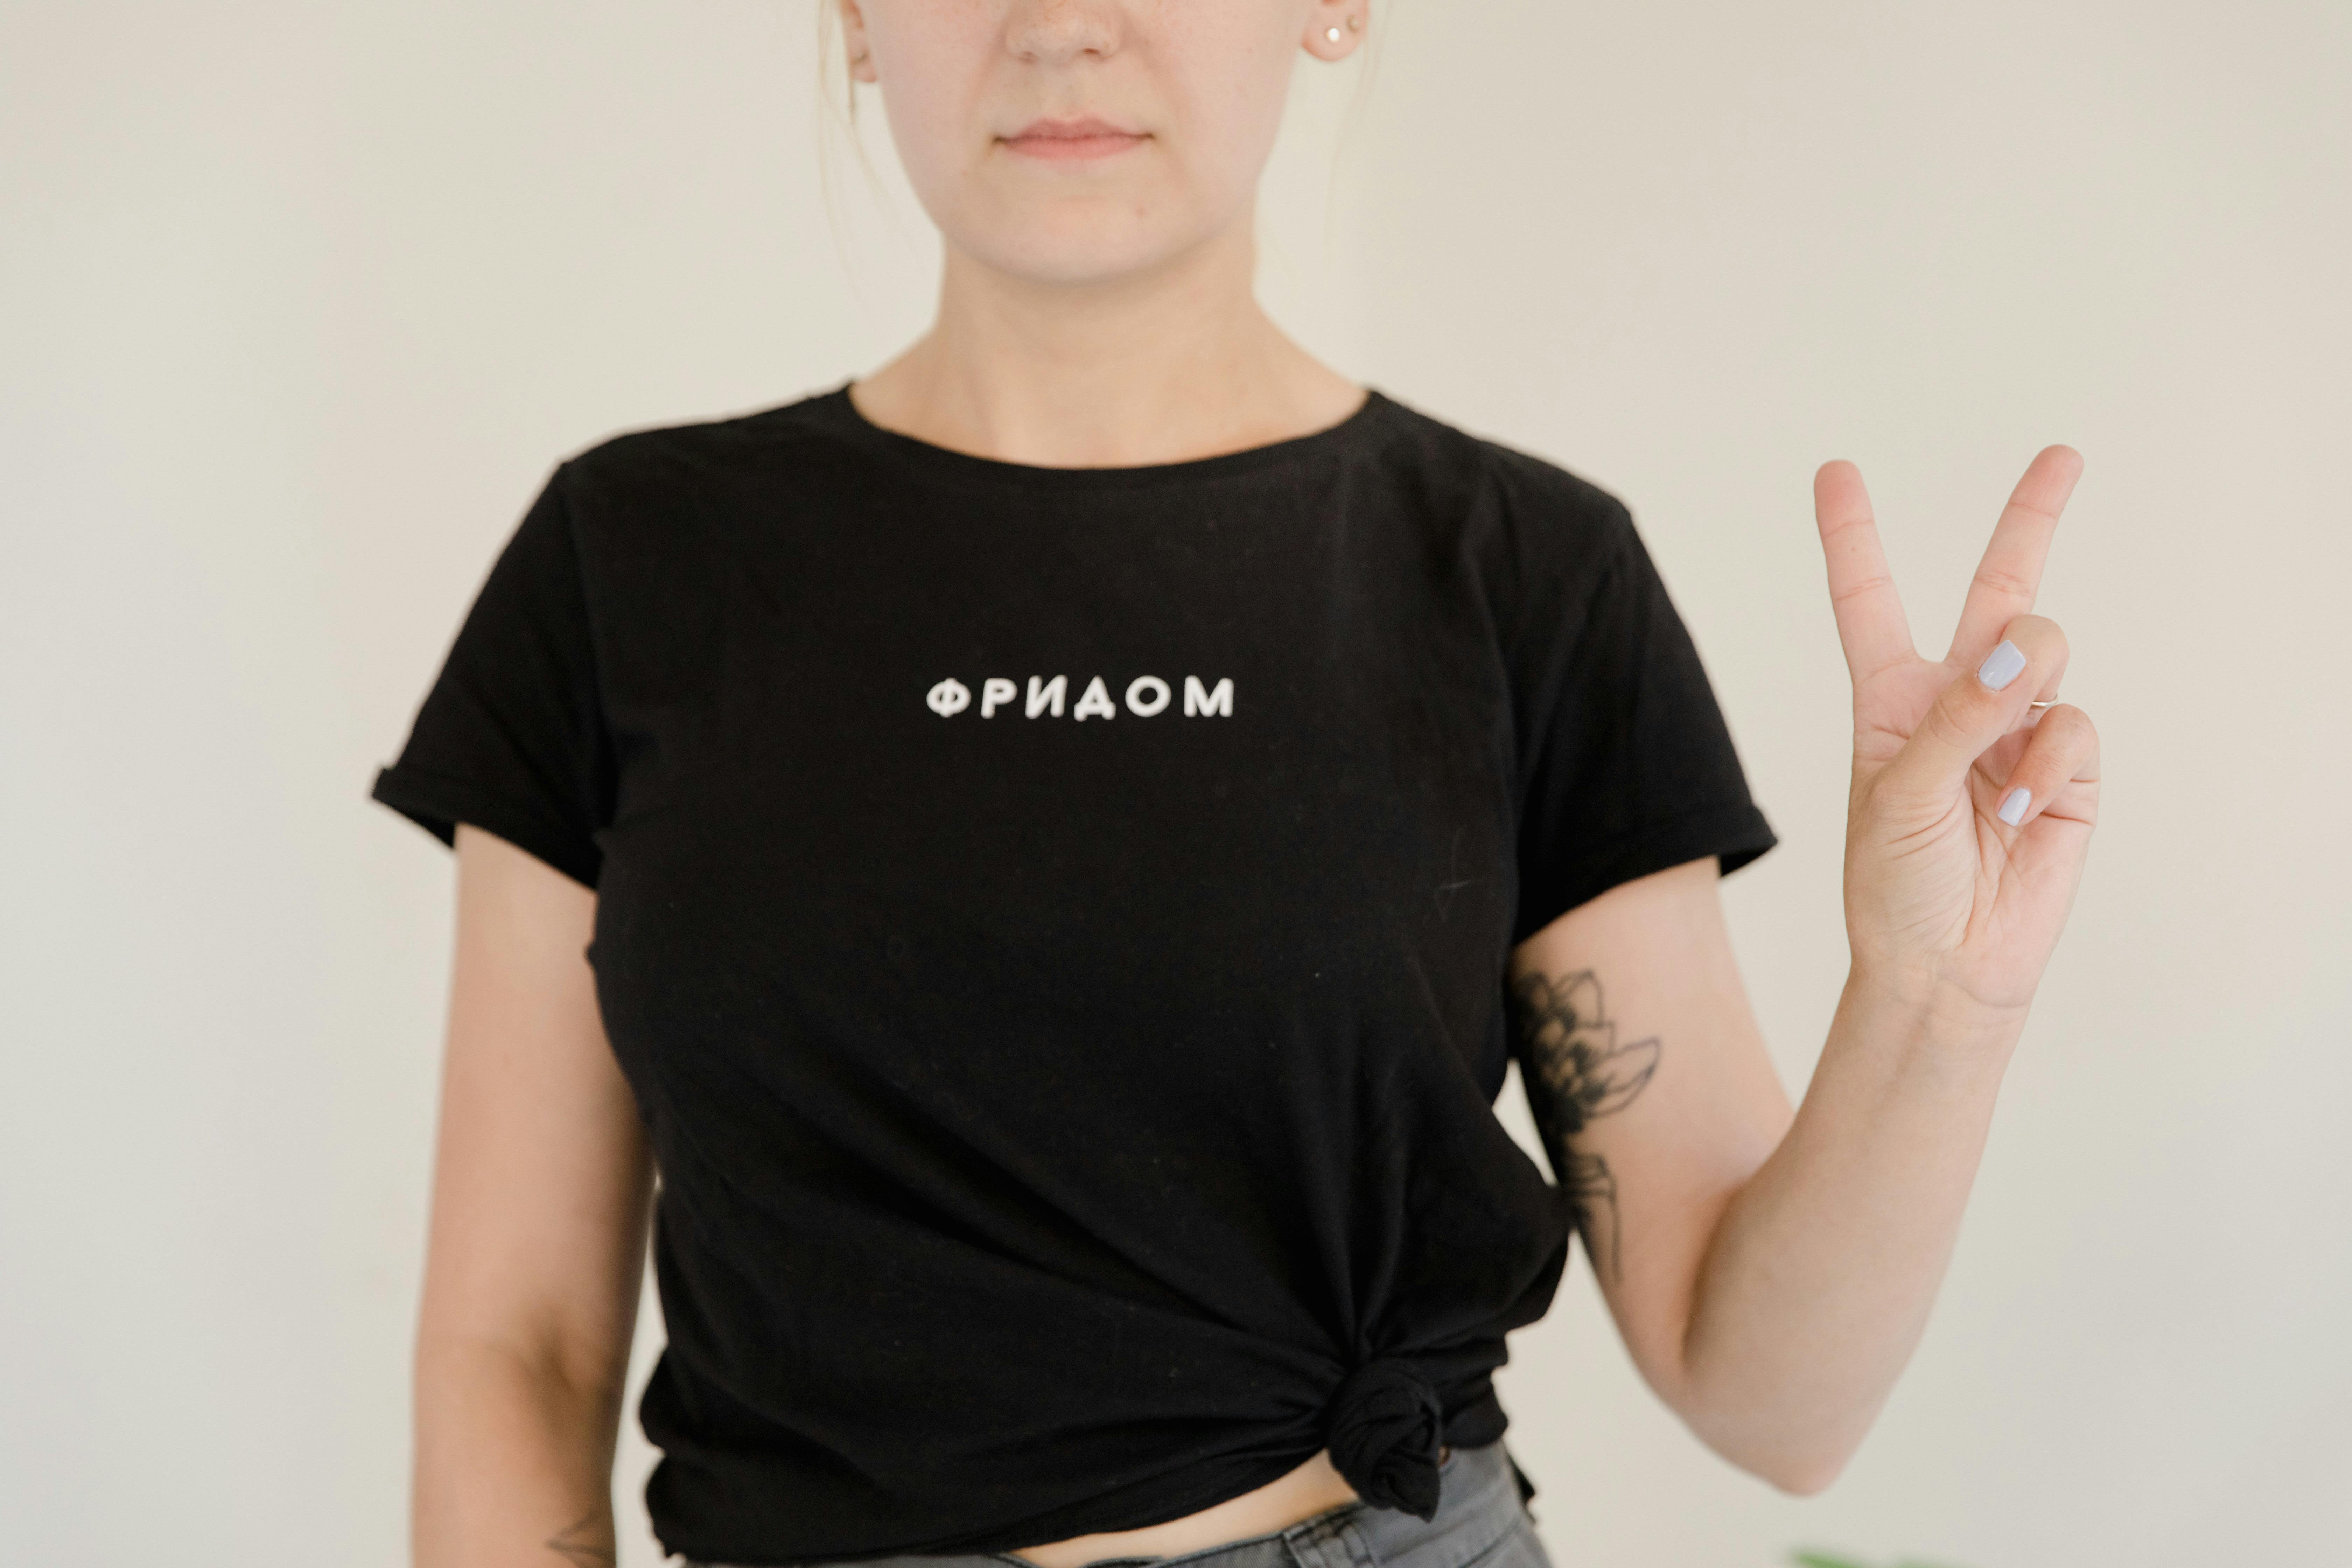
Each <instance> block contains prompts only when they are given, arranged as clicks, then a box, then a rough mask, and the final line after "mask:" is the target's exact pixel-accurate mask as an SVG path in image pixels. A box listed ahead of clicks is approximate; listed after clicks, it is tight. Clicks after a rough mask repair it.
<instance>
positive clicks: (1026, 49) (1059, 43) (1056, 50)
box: [1004, 0, 1123, 66]
mask: <svg viewBox="0 0 2352 1568" xmlns="http://www.w3.org/2000/svg"><path fill="white" fill-rule="evenodd" d="M1122 31H1123V27H1122V21H1121V17H1120V16H1119V8H1118V4H1117V0H1016V4H1015V5H1013V14H1012V16H1011V17H1010V18H1009V19H1008V20H1007V21H1006V24H1005V29H1004V47H1005V48H1006V49H1007V50H1009V51H1010V52H1011V53H1012V55H1013V58H1015V59H1019V60H1022V61H1024V62H1026V63H1028V64H1031V65H1045V66H1060V65H1067V64H1069V63H1070V62H1071V61H1073V60H1076V59H1078V58H1082V57H1085V56H1087V55H1092V56H1094V57H1095V58H1097V59H1108V58H1110V56H1112V55H1113V54H1116V53H1117V52H1118V46H1119V38H1120V35H1121V33H1122Z"/></svg>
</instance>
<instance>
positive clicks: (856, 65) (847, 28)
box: [838, 0, 880, 81]
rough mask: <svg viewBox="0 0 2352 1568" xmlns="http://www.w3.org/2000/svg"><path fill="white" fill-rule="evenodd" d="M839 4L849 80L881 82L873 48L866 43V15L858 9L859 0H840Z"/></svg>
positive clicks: (842, 40)
mask: <svg viewBox="0 0 2352 1568" xmlns="http://www.w3.org/2000/svg"><path fill="white" fill-rule="evenodd" d="M838 4H839V5H840V7H841V11H840V15H841V42H842V47H843V48H844V50H845V51H846V52H847V54H848V56H849V79H850V80H852V81H878V80H880V78H879V77H878V76H877V75H876V74H875V70H874V51H873V48H872V47H870V46H869V45H868V44H867V43H866V14H865V13H864V12H863V11H860V10H859V9H858V8H857V0H838Z"/></svg>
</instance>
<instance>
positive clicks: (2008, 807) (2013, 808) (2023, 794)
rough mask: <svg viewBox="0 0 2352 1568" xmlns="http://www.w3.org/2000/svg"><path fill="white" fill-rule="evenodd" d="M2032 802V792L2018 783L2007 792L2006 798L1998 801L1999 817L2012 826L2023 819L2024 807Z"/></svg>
mask: <svg viewBox="0 0 2352 1568" xmlns="http://www.w3.org/2000/svg"><path fill="white" fill-rule="evenodd" d="M2032 804H2033V792H2032V790H2030V789H2027V788H2026V787H2025V786H2024V785H2023V784H2020V785H2018V786H2017V787H2016V788H2015V789H2013V790H2011V791H2010V792H2009V798H2008V799H2007V800H2004V801H2002V802H2001V803H2000V819H2001V820H2002V821H2003V822H2006V823H2008V824H2009V825H2010V826H2011V827H2014V826H2017V825H2018V824H2019V823H2021V822H2022V821H2024V820H2025V811H2026V808H2027V807H2028V806H2030V805H2032Z"/></svg>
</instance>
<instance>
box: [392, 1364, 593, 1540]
mask: <svg viewBox="0 0 2352 1568" xmlns="http://www.w3.org/2000/svg"><path fill="white" fill-rule="evenodd" d="M415 1396H416V1405H415V1415H416V1453H415V1476H414V1489H413V1493H412V1498H411V1510H412V1511H411V1521H410V1526H411V1542H412V1553H413V1555H412V1561H413V1562H414V1563H415V1568H491V1565H494V1564H495V1565H497V1568H601V1565H609V1564H610V1563H613V1562H614V1540H613V1506H612V1472H613V1451H614V1442H615V1440H616V1437H617V1435H618V1430H619V1416H620V1400H621V1389H620V1388H619V1386H618V1385H616V1384H603V1385H593V1386H583V1384H579V1383H578V1382H576V1381H574V1380H572V1379H571V1378H568V1377H566V1376H564V1375H563V1374H562V1373H560V1372H559V1371H557V1370H555V1369H554V1368H553V1367H551V1366H541V1365H537V1364H534V1363H533V1362H532V1361H531V1360H530V1358H528V1357H526V1356H524V1355H523V1354H521V1353H520V1352H519V1351H517V1350H515V1349H513V1348H511V1347H509V1346H504V1345H500V1344H497V1343H495V1342H485V1341H480V1340H466V1339H436V1338H434V1337H432V1336H429V1335H428V1336H426V1337H425V1338H424V1339H422V1340H421V1341H420V1342H419V1344H418V1349H417V1358H416V1386H415Z"/></svg>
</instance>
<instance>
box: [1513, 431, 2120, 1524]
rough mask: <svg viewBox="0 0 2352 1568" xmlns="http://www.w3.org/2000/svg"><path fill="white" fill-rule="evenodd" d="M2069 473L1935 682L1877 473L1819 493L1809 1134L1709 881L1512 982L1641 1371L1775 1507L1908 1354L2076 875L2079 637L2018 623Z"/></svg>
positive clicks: (2087, 771) (2039, 622) (1544, 1117)
mask: <svg viewBox="0 0 2352 1568" xmlns="http://www.w3.org/2000/svg"><path fill="white" fill-rule="evenodd" d="M2078 471H2079V460H2078V459H2077V458H2075V456H2074V453H2073V452H2072V451H2070V450H2068V449H2067V448H2065V447H2051V448H2048V449H2047V450H2045V451H2044V452H2042V454H2041V456H2040V457H2038V458H2035V460H2034V462H2033V464H2032V467H2031V468H2028V469H2027V471H2026V474H2025V477H2024V479H2021V481H2020V482H2019V484H2018V487H2017V489H2016V491H2015V493H2013V494H2012V495H2011V498H2010V504H2009V506H2008V507H2007V508H2006V509H2005V510H2003V512H2002V514H2001V518H2000V522H1999V524H1998V525H1997V526H1996V527H1995V529H1994V531H1993V537H1992V542H1991V543H1990V545H1989V546H1988V548H1987V550H1986V552H1985V556H1984V562H1983V564H1982V565H1981V566H1980V567H1979V571H1978V574H1977V579H1976V582H1975V584H1974V585H1973V586H1972V587H1971V589H1970V590H1969V596H1968V601H1967V605H1966V606H1965V608H1964V609H1963V610H1962V612H1961V618H1960V625H1959V628H1958V632H1957V633H1956V634H1955V636H1954V637H1953V640H1952V647H1951V651H1950V652H1948V654H1947V655H1946V656H1945V657H1944V658H1942V659H1939V660H1936V661H1933V662H1930V661H1928V660H1927V659H1924V658H1920V657H1919V656H1918V654H1917V653H1916V652H1915V651H1914V650H1913V648H1912V646H1911V639H1910V632H1909V628H1908V626H1907V625H1906V622H1905V619H1904V616H1903V613H1902V609H1901V606H1900V605H1899V603H1898V602H1897V601H1896V599H1895V590H1894V585H1893V584H1892V582H1891V581H1890V580H1889V579H1888V577H1887V574H1886V569H1885V558H1884V556H1883V554H1882V553H1881V552H1880V549H1879V544H1878V538H1877V528H1876V524H1875V522H1874V520H1873V518H1872V516H1871V513H1870V509H1869V501H1868V498H1867V497H1866V496H1865V495H1864V493H1863V489H1862V482H1861V478H1860V476H1859V475H1858V474H1856V473H1854V472H1853V468H1852V467H1851V466H1850V465H1846V464H1837V463H1833V464H1830V465H1828V466H1826V467H1824V468H1822V472H1821V474H1820V475H1819V476H1818V477H1817V479H1816V484H1815V496H1816V502H1817V506H1818V510H1819V518H1820V525H1821V532H1822V545H1823V548H1824V551H1825V552H1826V554H1827V557H1828V563H1829V578H1830V589H1831V598H1832V605H1833V606H1834V607H1835V610H1836V615H1837V621H1838V630H1839V635H1840V637H1841V639H1842V640H1843V644H1844V647H1845V652H1846V658H1847V664H1848V668H1849V671H1850V673H1851V674H1852V676H1853V685H1854V765H1853V795H1852V797H1851V801H1850V804H1849V812H1848V819H1847V831H1846V851H1845V854H1846V860H1845V903H1846V931H1847V938H1848V941H1849V942H1850V943H1851V944H1852V948H1853V966H1852V968H1851V969H1850V970H1849V972H1848V976H1847V981H1846V985H1845V990H1844V993H1843V995H1842V996H1841V998H1840V1000H1839V1005H1838V1009H1837V1013H1836V1016H1835V1017H1834V1019H1833V1020H1832V1024H1831V1026H1830V1032H1829V1037H1828V1039H1827V1040H1826V1042H1824V1044H1823V1046H1822V1056H1821V1060H1820V1064H1819V1066H1818V1067H1817V1068H1815V1070H1814V1074H1813V1079H1812V1082H1811V1087H1810V1088H1809V1089H1807V1090H1806V1093H1805V1098H1804V1103H1803V1104H1802V1105H1801V1107H1799V1108H1798V1109H1797V1110H1795V1111H1794V1112H1793V1113H1792V1112H1791V1111H1790V1109H1789V1104H1788V1100H1787V1098H1786V1096H1785V1095H1784V1094H1783V1093H1782V1091H1781V1089H1780V1085H1779V1083H1778V1082H1777V1080H1776V1079H1775V1078H1774V1075H1773V1072H1772V1068H1771V1064H1770V1061H1769V1058H1768V1057H1767V1055H1766V1054H1765V1051H1764V1047H1763V1042H1762V1040H1761V1039H1760V1038H1759V1035H1758V1031H1757V1027H1756V1022H1755V1019H1754V1016H1752V1014H1751V1012H1750V1010H1749V1008H1748V1001H1747V998H1746V995H1745V994H1744V992H1743V990H1742V988H1741V986H1740V983H1739V977H1738V970H1737V968H1736V966H1735V965H1734V963H1733V962H1732V956H1731V950H1730V943H1729V941H1728V939H1727V935H1726V932H1725V931H1724V924H1723V919H1722V910H1721V903H1720V899H1719V896H1718V894H1717V889H1716V874H1715V868H1714V862H1713V860H1712V858H1709V859H1706V860H1698V861H1694V862H1692V863H1690V864H1688V865H1685V866H1679V867H1675V868H1670V869H1668V870H1664V871H1660V872H1658V873H1656V874H1654V875H1653V876H1649V877H1644V878H1642V879H1638V880H1636V881H1633V882H1629V883H1626V884H1624V885H1623V886H1622V887H1619V888H1616V889H1612V890H1611V891H1609V892H1607V893H1604V894H1602V895H1601V897H1599V898H1596V899H1594V900H1591V901H1590V902H1589V903H1587V904H1585V905H1583V906H1581V907H1580V908H1578V909H1575V910H1570V911H1569V912H1568V913H1566V914H1564V915H1562V916H1561V917H1560V918H1559V920H1557V921H1553V922H1552V923H1551V924H1550V925H1549V926H1548V927H1546V928H1545V929H1544V930H1542V931H1538V932H1537V933H1536V934H1535V935H1534V936H1533V937H1531V938H1529V939H1528V941H1527V942H1524V943H1522V944H1521V946H1520V948H1519V949H1518V951H1517V952H1516V953H1515V954H1514V956H1513V989H1512V996H1513V1002H1514V1007H1515V1011H1516V1013H1517V1023H1518V1050H1519V1054H1520V1060H1521V1063H1522V1066H1523V1068H1524V1069H1525V1071H1524V1074H1523V1077H1524V1079H1525V1081H1526V1083H1527V1085H1528V1098H1529V1103H1530V1106H1531V1108H1532V1109H1533V1110H1534V1112H1535V1115H1536V1118H1537V1121H1538V1126H1539V1127H1540V1128H1541V1129H1542V1130H1543V1131H1544V1134H1545V1141H1546V1142H1547V1144H1548V1145H1549V1148H1550V1150H1551V1152H1552V1159H1553V1163H1554V1167H1555V1169H1556V1170H1557V1171H1558V1173H1559V1176H1560V1180H1561V1184H1562V1186H1563V1187H1564V1188H1566V1189H1567V1190H1568V1192H1569V1193H1570V1195H1571V1197H1573V1198H1574V1199H1575V1201H1576V1202H1577V1204H1578V1205H1579V1210H1580V1218H1581V1222H1582V1230H1583V1234H1584V1236H1585V1240H1586V1246H1587V1249H1588V1251H1589V1252H1591V1255H1592V1257H1593V1258H1594V1262H1595V1268H1596V1272H1597V1273H1598V1274H1599V1276H1600V1279H1601V1289H1602V1291H1603V1294H1604V1295H1605V1297H1606V1298H1607V1300H1608V1303H1609V1308H1610V1311H1611V1314H1612V1316H1613V1317H1614V1318H1615V1320H1616V1321H1617V1325H1618V1328H1619V1331H1620V1332H1621V1333H1622V1335H1623V1336H1624V1339H1625V1342H1626V1345H1627V1347H1628V1349H1629V1351H1630V1352H1631V1353H1632V1355H1633V1359H1634V1362H1635V1363H1636V1365H1637V1366H1639V1368H1640V1369H1641V1372H1642V1373H1643V1377H1644V1378H1645V1379H1646V1380H1647V1381H1648V1382H1649V1384H1650V1385H1651V1386H1652V1387H1653V1388H1654V1389H1655V1390H1656V1391H1657V1392H1658V1394H1659V1395H1660V1397H1662V1398H1663V1399H1664V1400H1665V1401H1666V1403H1667V1404H1668V1405H1671V1406H1672V1407H1673V1408H1674V1409H1675V1411H1676V1412H1677V1413H1679V1414H1680V1415H1682V1416H1683V1418H1684V1419H1685V1421H1686V1422H1688V1423H1689V1425H1690V1426H1691V1427H1692V1428H1693V1430H1695V1431H1696V1432H1697V1433H1698V1435H1699V1436H1701V1437H1702V1438H1704V1439H1705V1440H1706V1442H1707V1443H1708V1444H1709V1445H1710V1446H1711V1447H1714V1448H1715V1449H1716V1450H1717V1452H1719V1453H1721V1454H1722V1455H1724V1457H1725V1458H1728V1459H1730V1460H1731V1461H1732V1462H1733V1463H1735V1464H1738V1465H1739V1466H1741V1467H1743V1468H1747V1469H1748V1470H1751V1471H1753V1472H1755V1473H1756V1474H1758V1475H1760V1476H1762V1477H1764V1478H1765V1479H1769V1480H1770V1481H1772V1482H1773V1483H1775V1484H1776V1485H1778V1486H1780V1487H1782V1488H1783V1489H1787V1490H1790V1491H1798V1492H1811V1491H1817V1490H1819V1489H1822V1488H1823V1487H1826V1486H1827V1485H1829V1483H1830V1482H1831V1481H1832V1479H1835V1478H1836V1476H1837V1474H1838V1472H1839V1471H1840V1470H1841V1469H1843V1468H1844V1466H1845V1463H1846V1461H1847V1460H1848V1459H1849V1458H1851V1457H1852V1455H1853V1450H1854V1449H1855V1447H1857V1446H1858V1445H1859V1444H1860V1443H1861V1441H1862V1439H1863V1436H1864V1434H1865V1433H1866V1432H1867V1431H1868V1430H1869V1427H1870V1425H1871V1423H1872V1421H1873V1420H1874V1419H1875V1417H1876V1415H1877V1413H1878V1410H1879V1408H1880V1406H1881V1405H1883V1404H1884V1403H1885V1398H1886V1395H1887V1394H1888V1393H1889V1391H1890V1390H1891V1389H1892V1388H1893V1386H1894V1384H1895V1378H1896V1377H1897V1376H1898V1375H1899V1374H1900V1373H1901V1372H1902V1370H1903V1367H1904V1364H1905V1363H1906V1362H1907V1361H1908V1360H1909V1359H1910V1355H1911V1352H1912V1350H1913V1348H1914V1347H1915V1346H1916V1343H1917V1342H1918V1339H1919V1335H1920V1332H1921V1331H1922V1329H1923V1328H1924V1327H1925V1325H1926V1322H1927V1313H1928V1310H1929V1308H1930V1307H1931V1306H1932V1304H1933V1302H1934V1300H1935V1294H1936V1290H1937V1286H1938V1285H1939V1283H1940V1282H1941V1280H1942V1278H1943V1273H1944V1269H1945V1266H1946V1264H1947V1263H1948V1260H1949V1258H1950V1256H1951V1250H1952V1244H1953V1241H1954V1239H1955V1238H1956V1237H1957V1236H1958V1230H1959V1223H1960V1215H1961V1211H1962V1209H1963V1207H1964V1206H1965V1205H1966V1203H1967V1200H1968V1194H1969V1186H1970V1184H1972V1183H1973V1182H1974V1180H1975V1175H1976V1169H1977V1164H1978V1162H1979V1158H1980V1156H1981V1155H1982V1153H1983V1150H1984V1142H1985V1134H1986V1130H1987V1128H1988V1126H1989V1124H1990V1120H1991V1116H1992V1109H1993V1102H1994V1100H1995V1098H1996V1096H1997V1094H1998V1093H1999V1090H2000V1079H2001V1076H2002V1074H2003V1072H2004V1071H2005V1070H2006V1068H2007V1067H2008V1063H2009V1058H2010V1055H2011V1050H2012V1049H2013V1047H2015V1045H2016V1042H2017V1039H2018V1037H2019V1033H2020V1031H2021V1029H2022V1028H2023V1026H2024V1022H2025V1015H2026V1010H2027V1008H2028V1006H2029V1005H2031V1003H2032V998H2033V993H2034V990H2035V988H2036V987H2037V985H2038V984H2040V981H2041V977H2042V969H2043V967H2044V965H2045V964H2046V963H2047V962H2048V960H2049V957H2050V954H2051V951H2052V949H2053V947H2054V946H2055V945H2056V942H2057V940H2058V933H2059V931H2060V929H2061V928H2062V927H2063V924H2064V922H2065V919H2066V915H2067V912H2068V910H2069V909H2070V908H2071V906H2072V904H2073V901H2074V889H2075V887H2076V885H2077V883H2078V881H2079V880H2080V878H2081V873H2082V868H2083V862H2084V853H2085V850H2086V849H2087V847H2088V844H2089V841H2090V836H2091V831H2092V827H2093V825H2094V823H2095V819H2096V817H2097V806H2098V787H2099V766H2098V741H2097V735H2096V733H2095V731H2093V729H2092V727H2091V723H2090V721H2089V719H2088V718H2087V717H2086V716H2084V713H2083V712H2082V710H2079V709H2075V708H2072V707H2066V706H2060V705H2055V700H2056V695H2057V689H2058V683H2059V680H2060V678H2061V677H2062V676H2063V672H2064V669H2065V665H2066V643H2065V639H2064V637H2063V635H2062V634H2061V633H2060V632H2059V630H2058V628H2057V626H2054V625H2053V623H2051V622H2049V621H2047V620H2044V619H2042V618H2041V617H2040V616H2034V615H2032V614H2031V613H2030V611H2031V609H2032V603H2033V596H2034V590H2035V586H2036V584H2037V583H2038V581H2039V579H2040V576H2041V572H2042V559H2043V556H2044V554H2045V552H2046V551H2047V550H2048V547H2049V542H2050V536H2051V533H2052V531H2053V530H2054V528H2055V526H2056V524H2057V521H2058V512H2059V510H2060V509H2061V508H2063V505H2064V504H2065V500H2066V497H2067V494H2068V493H2069V492H2070V491H2071V489H2073V486H2074V477H2075V474H2076V473H2077V472H2078ZM2037 699H2039V700H2042V701H2044V702H2045V703H2048V704H2052V705H2050V706H2046V707H2045V708H2042V709H2040V710H2036V709H2033V708H2032V707H2030V706H2029V704H2030V703H2032V701H2034V700H2037Z"/></svg>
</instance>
